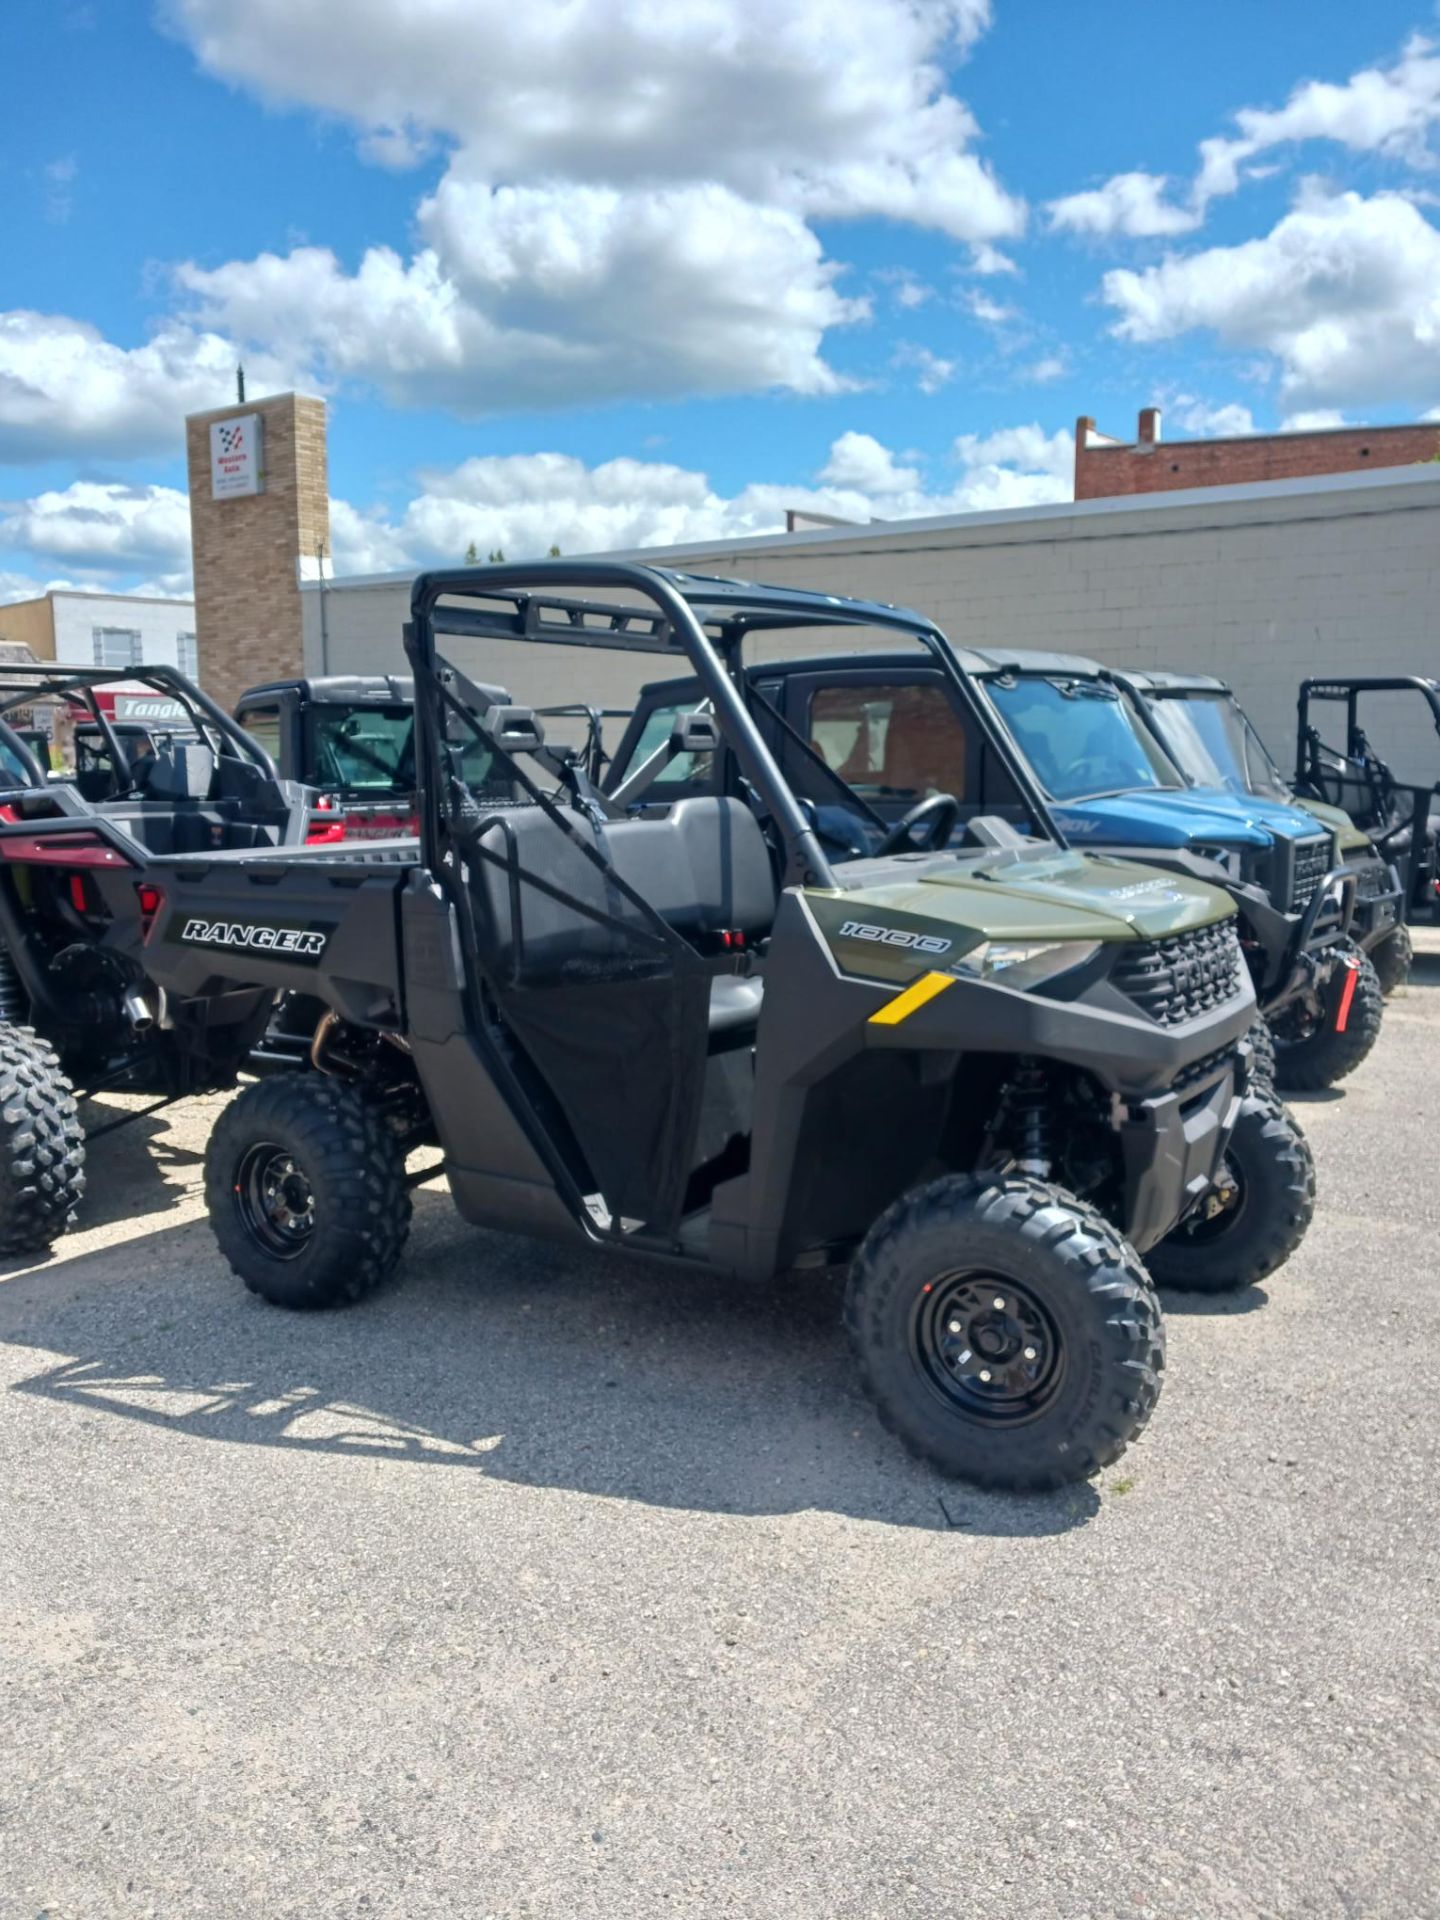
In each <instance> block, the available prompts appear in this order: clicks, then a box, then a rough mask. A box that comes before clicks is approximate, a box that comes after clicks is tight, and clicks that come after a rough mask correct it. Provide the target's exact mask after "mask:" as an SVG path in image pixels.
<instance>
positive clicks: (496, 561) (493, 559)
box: [490, 547, 505, 567]
mask: <svg viewBox="0 0 1440 1920" xmlns="http://www.w3.org/2000/svg"><path fill="white" fill-rule="evenodd" d="M504 558H505V549H504V548H503V547H492V548H491V549H490V564H491V566H492V567H498V566H499V565H500V563H501V562H502V561H503V560H504Z"/></svg>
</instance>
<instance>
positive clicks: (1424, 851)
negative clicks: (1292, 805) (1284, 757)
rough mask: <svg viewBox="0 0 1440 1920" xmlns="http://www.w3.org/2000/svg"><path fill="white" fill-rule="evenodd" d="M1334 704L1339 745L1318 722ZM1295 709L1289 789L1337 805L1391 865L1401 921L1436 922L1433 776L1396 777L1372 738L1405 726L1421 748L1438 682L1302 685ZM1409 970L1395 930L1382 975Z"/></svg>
mask: <svg viewBox="0 0 1440 1920" xmlns="http://www.w3.org/2000/svg"><path fill="white" fill-rule="evenodd" d="M1335 707H1339V708H1340V709H1341V710H1342V713H1343V716H1344V719H1343V726H1344V731H1343V736H1342V742H1341V744H1338V745H1337V744H1335V742H1334V740H1333V739H1332V740H1327V739H1326V738H1325V737H1324V735H1323V734H1322V732H1321V724H1322V723H1321V720H1320V714H1321V713H1324V712H1327V711H1329V710H1331V709H1333V708H1335ZM1299 709H1300V711H1299V728H1298V735H1297V739H1296V745H1295V791H1296V792H1297V793H1298V794H1299V795H1300V796H1301V797H1302V799H1304V800H1305V801H1307V802H1308V801H1318V802H1320V803H1322V804H1326V805H1329V806H1332V807H1343V808H1344V810H1345V812H1346V813H1347V814H1349V815H1350V817H1351V818H1352V819H1353V820H1354V822H1355V824H1356V826H1357V827H1360V828H1362V829H1363V830H1364V831H1365V832H1366V833H1368V834H1369V835H1370V837H1371V838H1372V839H1373V840H1374V842H1375V845H1376V846H1377V848H1378V849H1379V850H1380V853H1381V854H1382V856H1383V857H1384V858H1385V859H1386V860H1389V861H1391V862H1393V864H1394V866H1395V869H1396V872H1397V874H1398V876H1399V884H1400V889H1401V893H1402V896H1403V902H1404V914H1405V919H1406V920H1407V921H1408V922H1410V923H1411V924H1412V925H1415V926H1434V925H1435V924H1436V922H1437V921H1440V779H1436V778H1431V779H1429V780H1426V779H1423V778H1420V779H1410V780H1406V779H1405V778H1404V777H1403V776H1398V775H1397V774H1396V773H1395V772H1393V771H1392V768H1391V766H1390V763H1389V762H1388V761H1386V760H1385V759H1383V758H1382V757H1381V753H1380V750H1379V747H1378V746H1377V745H1376V743H1375V740H1374V739H1373V738H1372V734H1374V732H1375V730H1376V728H1377V727H1379V728H1381V729H1384V730H1385V733H1386V735H1387V736H1390V737H1395V736H1399V737H1401V738H1403V734H1402V733H1401V729H1402V727H1406V726H1407V723H1408V728H1407V730H1408V731H1409V732H1410V734H1411V736H1412V741H1413V736H1414V735H1415V733H1416V732H1417V731H1418V732H1420V733H1422V734H1423V735H1424V736H1425V738H1426V740H1427V743H1429V736H1430V735H1431V734H1432V733H1434V734H1436V735H1440V680H1432V679H1427V678H1425V677H1424V676H1422V675H1419V674H1392V675H1389V676H1384V675H1378V676H1377V675H1361V676H1359V677H1357V678H1352V679H1326V680H1302V681H1301V683H1300V700H1299ZM1312 709H1315V711H1313V712H1312ZM1362 719H1363V722H1364V724H1362ZM1327 731H1330V729H1328V728H1327ZM1387 743H1388V742H1387ZM1431 752H1432V754H1433V753H1434V752H1435V748H1434V746H1433V744H1432V745H1431ZM1434 770H1435V768H1434V762H1433V761H1432V765H1431V768H1430V771H1431V772H1432V774H1433V773H1434ZM1413 771H1415V769H1414V768H1413V767H1412V772H1413ZM1377 964H1379V963H1378V962H1377ZM1409 967H1410V936H1409V933H1408V932H1407V931H1406V928H1405V927H1404V926H1402V927H1401V928H1400V930H1399V941H1398V942H1397V947H1396V950H1395V951H1394V952H1393V953H1392V954H1391V955H1390V956H1389V971H1390V973H1391V974H1393V976H1394V977H1395V978H1396V979H1397V980H1399V979H1403V978H1404V977H1405V975H1406V974H1407V973H1408V972H1409Z"/></svg>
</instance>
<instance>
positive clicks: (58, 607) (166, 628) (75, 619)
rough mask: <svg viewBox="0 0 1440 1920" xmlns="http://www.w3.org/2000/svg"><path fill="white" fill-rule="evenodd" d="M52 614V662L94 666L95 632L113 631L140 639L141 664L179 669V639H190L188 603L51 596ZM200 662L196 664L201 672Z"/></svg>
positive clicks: (129, 596) (191, 622)
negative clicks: (53, 653) (107, 629)
mask: <svg viewBox="0 0 1440 1920" xmlns="http://www.w3.org/2000/svg"><path fill="white" fill-rule="evenodd" d="M52 605H53V608H54V615H55V658H56V659H57V660H66V661H73V662H74V663H75V664H76V665H84V666H94V665H95V633H96V630H97V629H101V628H114V629H119V630H121V631H123V632H130V633H138V634H139V635H140V649H141V659H142V660H143V661H144V663H145V664H146V665H147V666H168V667H175V666H179V665H181V664H182V663H181V660H180V637H181V635H182V634H185V635H189V636H191V637H192V638H193V636H194V633H195V603H194V601H193V600H161V599H142V598H141V597H140V596H139V595H136V594H121V595H109V594H101V593H69V592H63V591H61V590H59V589H57V590H56V591H55V593H54V594H53V596H52ZM203 672H204V663H203V662H202V663H201V673H202V675H203Z"/></svg>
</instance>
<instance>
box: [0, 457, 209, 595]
mask: <svg viewBox="0 0 1440 1920" xmlns="http://www.w3.org/2000/svg"><path fill="white" fill-rule="evenodd" d="M0 543H3V544H5V545H6V546H10V547H16V548H23V549H24V550H25V551H26V552H28V553H30V554H33V555H35V556H36V557H37V558H41V559H44V560H51V561H58V562H60V563H62V564H63V565H65V566H68V567H78V568H83V569H85V570H87V571H95V570H100V571H106V570H112V569H114V568H117V567H119V568H122V569H124V570H126V571H134V570H144V571H156V572H160V573H164V574H185V573H187V572H188V569H189V565H190V502H189V499H188V497H187V496H186V495H185V494H183V493H181V492H179V491H178V490H177V489H176V488H174V487H161V486H130V485H126V484H124V483H123V482H119V481H95V480H76V481H73V482H72V483H71V485H69V486H68V487H60V488H54V489H52V490H50V491H48V492H45V493H38V494H35V495H34V496H33V497H32V498H31V499H28V500H23V501H19V502H16V503H14V504H13V505H11V506H8V507H7V506H5V505H3V504H0Z"/></svg>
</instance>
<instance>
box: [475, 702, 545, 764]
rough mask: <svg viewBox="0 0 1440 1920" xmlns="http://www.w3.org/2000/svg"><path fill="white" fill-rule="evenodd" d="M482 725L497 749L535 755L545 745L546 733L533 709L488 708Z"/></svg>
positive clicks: (483, 716) (482, 719) (481, 722)
mask: <svg viewBox="0 0 1440 1920" xmlns="http://www.w3.org/2000/svg"><path fill="white" fill-rule="evenodd" d="M480 724H481V726H482V727H484V729H485V731H486V733H488V734H489V736H490V738H491V739H492V740H493V741H494V742H495V744H496V746H497V747H504V748H505V749H506V750H507V751H509V752H529V753H533V752H534V751H535V749H536V748H537V747H543V746H544V744H545V731H544V729H543V728H542V726H541V725H540V722H539V721H538V720H537V719H536V718H535V709H534V708H533V707H487V708H486V709H485V712H484V714H483V715H482V717H481V721H480Z"/></svg>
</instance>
